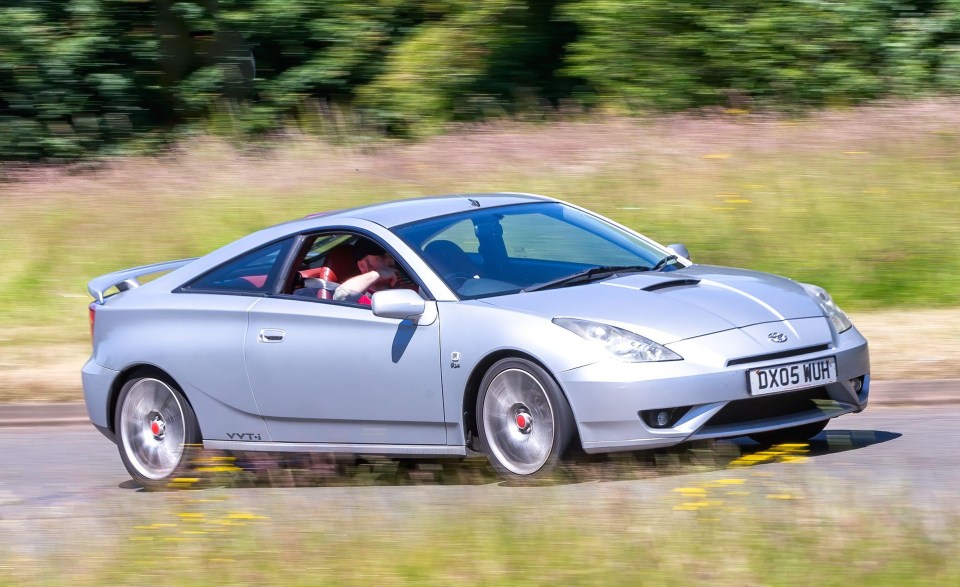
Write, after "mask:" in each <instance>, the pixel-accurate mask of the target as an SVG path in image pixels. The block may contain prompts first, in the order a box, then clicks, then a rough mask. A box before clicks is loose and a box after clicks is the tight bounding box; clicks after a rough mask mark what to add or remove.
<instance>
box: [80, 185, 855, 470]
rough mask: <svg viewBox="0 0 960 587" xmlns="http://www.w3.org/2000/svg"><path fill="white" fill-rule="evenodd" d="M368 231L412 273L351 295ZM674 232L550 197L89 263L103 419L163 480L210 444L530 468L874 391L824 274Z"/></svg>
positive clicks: (763, 421)
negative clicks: (720, 250)
mask: <svg viewBox="0 0 960 587" xmlns="http://www.w3.org/2000/svg"><path fill="white" fill-rule="evenodd" d="M364 239H367V240H370V241H373V242H375V243H376V244H377V245H379V246H380V247H382V248H383V249H384V250H386V251H387V252H388V253H389V254H390V255H391V256H392V258H393V259H394V260H395V266H396V269H397V271H398V272H399V273H400V274H402V276H403V277H404V279H406V280H407V282H406V283H407V288H405V289H383V290H380V291H376V292H375V293H372V305H363V304H359V303H348V302H342V301H337V300H335V299H333V296H331V295H329V294H330V292H331V291H333V290H334V288H335V286H336V283H337V282H338V280H339V281H340V282H343V281H345V278H347V276H348V275H349V274H350V273H356V272H358V271H359V270H358V269H357V267H356V259H354V258H350V257H349V256H348V255H346V252H349V251H350V250H357V249H359V248H360V247H359V245H360V243H361V242H362V241H364ZM437 243H442V244H437ZM675 250H676V251H681V252H683V253H684V254H686V250H685V248H683V247H682V246H676V247H675V249H671V248H666V247H663V246H661V245H659V244H657V243H655V242H653V241H651V240H650V239H647V238H645V237H643V236H641V235H639V234H637V233H635V232H633V231H632V230H630V229H628V228H626V227H623V226H621V225H619V224H617V223H615V222H613V221H611V220H608V219H605V218H603V217H601V216H599V215H596V214H594V213H592V212H589V211H587V210H585V209H583V208H580V207H577V206H573V205H571V204H567V203H564V202H561V201H558V200H554V199H550V198H545V197H542V196H535V195H529V194H470V195H451V196H438V197H428V198H419V199H414V200H405V201H396V202H388V203H383V204H377V205H372V206H367V207H363V208H356V209H350V210H342V211H334V212H325V213H319V214H314V215H310V216H308V217H306V218H303V219H300V220H295V221H292V222H287V223H284V224H280V225H278V226H273V227H271V228H267V229H265V230H261V231H259V232H257V233H254V234H251V235H249V236H246V237H244V238H241V239H240V240H238V241H236V242H234V243H231V244H228V245H226V246H224V247H222V248H221V249H218V250H216V251H214V252H211V253H209V254H208V255H206V256H203V257H200V258H197V259H188V260H182V261H173V262H167V263H160V264H158V265H148V266H144V267H137V268H133V269H128V270H124V271H119V272H116V273H111V274H109V275H104V276H101V277H98V278H96V279H94V280H92V281H91V282H90V286H89V289H90V292H91V294H92V295H93V296H94V299H95V301H94V303H92V304H91V306H90V307H91V324H92V333H93V334H92V335H93V354H92V357H91V358H90V360H89V361H88V362H87V363H86V365H85V366H84V368H83V385H84V393H85V399H86V404H87V407H88V410H89V415H90V419H91V421H92V422H93V424H94V425H96V426H97V428H98V429H100V430H101V431H102V432H104V434H106V435H107V436H108V437H109V438H111V439H113V440H115V441H116V442H117V444H118V445H119V447H120V454H121V457H122V458H123V460H124V463H125V464H126V465H127V468H128V469H129V470H130V472H131V474H132V475H133V476H134V478H135V479H137V480H138V481H139V482H141V483H142V484H144V485H147V486H154V487H157V486H162V485H163V484H165V483H166V482H168V481H169V480H170V478H172V477H175V476H176V475H179V474H181V473H182V471H183V467H184V466H185V456H184V454H185V451H184V448H183V446H184V445H190V444H200V443H202V445H203V447H205V448H209V449H221V450H243V451H258V450H261V451H307V452H312V451H322V452H333V453H338V452H339V453H349V454H364V453H376V454H384V455H394V456H411V457H412V456H451V457H463V456H467V455H469V454H471V452H472V451H474V450H480V451H483V452H485V453H486V454H487V455H488V457H489V458H490V460H491V463H492V464H493V465H494V467H495V468H496V469H497V470H498V471H499V472H500V473H501V474H503V475H504V476H506V477H508V478H514V479H530V478H539V477H541V476H543V475H546V474H548V473H549V472H550V470H551V469H552V468H553V467H554V466H555V465H556V463H557V462H558V461H559V459H560V458H561V457H562V456H564V454H565V453H566V452H567V451H568V450H569V449H570V448H571V447H572V446H574V445H579V446H580V447H582V449H583V450H584V451H586V452H587V453H599V452H611V451H625V450H638V449H650V448H657V447H666V446H671V445H675V444H678V443H682V442H686V441H691V440H698V439H708V438H721V437H735V436H741V435H751V436H752V437H753V438H755V439H757V440H759V441H762V442H763V441H766V442H774V441H779V440H803V439H805V438H809V437H812V436H814V435H815V434H817V433H818V432H819V431H820V430H822V428H823V427H824V425H825V424H826V422H827V421H828V420H829V419H831V418H834V417H837V416H840V415H843V414H847V413H851V412H859V411H861V410H863V409H864V408H865V407H866V405H867V400H868V394H869V356H868V350H867V342H866V340H865V339H864V338H863V337H862V336H861V335H860V333H859V332H858V331H857V330H856V328H854V327H853V326H852V324H850V322H849V320H848V319H847V317H846V316H845V315H844V314H843V312H842V311H840V309H839V308H837V307H836V305H835V304H834V303H833V301H832V300H831V299H830V297H829V295H827V294H826V292H824V291H823V290H821V289H819V288H816V287H815V286H810V285H805V284H799V283H796V282H794V281H791V280H789V279H787V278H783V277H777V276H774V275H769V274H764V273H758V272H754V271H747V270H742V269H732V268H725V267H717V266H706V265H697V264H694V263H692V262H691V261H690V260H689V259H687V258H686V257H685V256H680V255H678V254H677V253H676V252H675ZM164 272H165V273H164ZM153 273H163V274H162V275H160V276H159V277H157V278H156V279H153V280H152V281H148V282H146V283H143V284H141V283H140V282H139V280H138V278H141V277H142V276H144V275H147V274H153ZM321 274H322V275H323V277H325V278H326V280H324V279H319V278H318V277H317V276H319V275H321ZM331 277H332V278H333V279H330V278H331ZM111 292H115V293H113V295H108V294H110V293H111Z"/></svg>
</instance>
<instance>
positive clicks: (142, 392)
mask: <svg viewBox="0 0 960 587" xmlns="http://www.w3.org/2000/svg"><path fill="white" fill-rule="evenodd" d="M114 418H115V419H114V425H115V430H116V433H117V447H118V448H119V449H120V458H121V459H122V460H123V464H124V466H125V467H126V468H127V471H129V472H130V475H131V476H132V477H133V480H134V481H136V482H137V483H139V484H140V485H142V486H143V487H144V488H146V489H150V490H158V489H167V488H168V487H169V485H170V482H171V481H173V480H174V479H177V478H178V477H184V476H185V474H186V473H187V472H188V471H189V468H190V461H191V457H190V455H191V453H192V452H193V451H194V450H196V448H197V447H198V446H199V443H200V442H201V438H200V428H199V426H198V425H197V417H196V415H195V414H194V413H193V408H191V407H190V404H189V403H188V402H187V400H186V398H185V397H184V396H183V393H182V392H180V390H179V389H178V388H177V386H176V385H175V384H174V383H173V382H172V381H168V380H165V379H161V378H157V377H138V378H133V379H131V380H129V381H127V382H126V383H125V384H124V386H123V388H122V389H121V390H120V397H119V398H118V399H117V409H116V413H115V414H114Z"/></svg>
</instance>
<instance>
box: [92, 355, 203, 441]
mask: <svg viewBox="0 0 960 587" xmlns="http://www.w3.org/2000/svg"><path fill="white" fill-rule="evenodd" d="M137 377H155V378H157V379H160V380H161V381H164V382H166V383H170V384H172V385H173V386H174V387H175V388H176V390H177V391H178V392H180V395H181V396H183V398H184V399H185V400H186V401H187V403H188V404H190V408H191V409H193V403H192V402H191V401H190V398H189V397H187V394H186V393H184V391H183V388H182V387H181V386H180V385H179V384H178V383H177V381H176V380H175V379H174V378H173V377H171V376H170V374H169V373H167V372H166V371H164V370H163V369H161V368H160V367H157V366H156V365H152V364H150V363H137V364H134V365H130V366H129V367H127V368H126V369H124V370H123V371H121V372H120V374H119V375H117V376H116V378H114V380H113V385H112V386H111V388H110V397H109V399H108V400H107V424H108V426H109V428H110V432H112V433H113V434H116V433H117V423H116V418H115V415H116V413H117V401H119V400H120V391H121V390H122V389H123V386H124V385H125V384H126V383H127V382H128V381H130V380H131V379H134V378H137ZM197 427H198V428H199V427H200V422H199V420H198V421H197ZM200 437H201V438H203V435H202V434H201V436H200Z"/></svg>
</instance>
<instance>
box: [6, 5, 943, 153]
mask: <svg viewBox="0 0 960 587" xmlns="http://www.w3.org/2000/svg"><path fill="white" fill-rule="evenodd" d="M2 2H3V3H2V5H0V159H11V158H39V157H54V158H70V157H79V156H83V155H86V154H91V153H104V152H110V151H111V150H114V149H118V148H121V147H122V148H126V149H129V148H130V145H131V144H133V145H136V144H140V143H144V142H146V143H148V144H152V142H153V141H155V140H156V141H163V140H164V139H165V138H166V137H168V136H170V134H171V131H174V132H180V131H182V130H183V129H190V128H192V127H195V126H196V127H199V128H200V129H201V130H203V131H210V130H217V129H218V128H221V125H222V126H223V127H224V128H225V129H226V131H227V132H229V133H240V134H241V136H244V135H246V134H247V133H257V132H264V131H269V130H274V129H279V128H282V127H284V126H286V125H290V124H299V125H301V128H304V127H310V126H311V125H312V124H313V121H315V120H317V119H318V118H323V116H319V117H318V116H316V114H315V113H316V112H317V111H318V108H317V106H320V108H319V111H320V112H331V111H336V110H339V111H346V112H351V113H354V114H358V115H360V116H361V117H362V118H363V120H361V122H360V124H361V125H364V126H365V125H366V124H369V123H371V122H372V123H374V124H375V125H376V126H377V127H378V128H382V129H385V130H386V131H387V132H389V133H392V134H396V135H401V136H412V135H419V134H424V133H430V132H435V131H437V130H439V129H442V128H443V127H444V125H445V124H447V123H448V122H450V121H457V120H473V119H482V118H485V117H491V116H501V115H503V114H514V113H535V114H538V113H543V112H546V111H549V110H550V109H551V108H554V107H557V106H560V105H561V104H563V103H564V101H566V100H574V101H580V102H581V103H583V104H586V105H588V106H589V105H592V104H595V103H597V100H599V101H600V103H602V104H604V105H606V106H614V107H616V108H619V109H624V110H628V111H629V110H635V109H647V108H654V109H678V108H689V107H698V106H708V105H725V106H733V107H741V108H746V107H750V106H752V105H754V104H758V103H761V104H764V105H769V106H772V107H776V108H806V107H817V106H821V105H832V104H846V103H853V102H858V101H862V100H868V99H872V98H876V97H883V96H890V95H903V96H913V95H921V94H927V93H930V92H956V91H960V0H912V2H911V3H906V2H904V1H903V0H848V1H845V2H832V1H827V0H778V1H774V2H771V1H761V0H727V1H725V2H703V1H701V0H677V1H676V2H672V3H663V2H654V1H653V0H633V1H627V0H2ZM364 120H365V121H366V124H364ZM319 126H320V127H321V128H324V125H322V124H321V125H319Z"/></svg>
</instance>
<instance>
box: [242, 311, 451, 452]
mask: <svg viewBox="0 0 960 587" xmlns="http://www.w3.org/2000/svg"><path fill="white" fill-rule="evenodd" d="M427 304H428V310H430V311H429V312H428V314H429V315H430V316H431V317H430V318H429V319H427V318H426V317H425V319H423V320H420V321H419V323H414V322H412V321H410V320H399V319H393V318H381V317H378V316H374V314H373V312H372V311H371V309H370V306H361V305H358V304H347V303H342V302H335V301H333V300H324V299H316V298H303V297H297V296H292V295H277V296H273V297H268V298H264V299H261V300H259V301H258V302H257V303H256V304H255V305H254V306H253V307H252V308H251V310H250V311H249V321H248V325H247V331H246V336H245V338H244V353H245V357H246V368H247V375H248V377H249V380H250V385H251V387H252V389H253V393H254V397H255V398H256V401H257V405H258V406H259V409H260V413H261V415H262V416H263V418H264V420H265V421H266V424H267V429H268V430H269V433H270V438H271V439H272V440H273V441H277V442H305V443H348V444H406V445H414V444H445V443H446V430H445V426H444V418H443V395H442V386H441V380H440V332H439V324H438V319H437V316H436V309H435V302H427Z"/></svg>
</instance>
